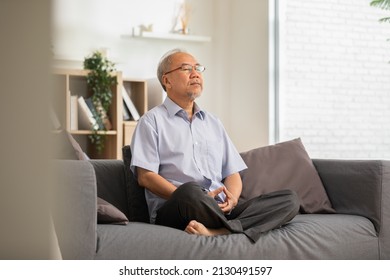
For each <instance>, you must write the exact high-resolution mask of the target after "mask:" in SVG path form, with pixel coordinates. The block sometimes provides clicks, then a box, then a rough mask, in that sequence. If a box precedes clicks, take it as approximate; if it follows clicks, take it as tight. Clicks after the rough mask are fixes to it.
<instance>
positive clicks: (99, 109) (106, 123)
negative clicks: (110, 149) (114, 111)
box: [93, 100, 112, 130]
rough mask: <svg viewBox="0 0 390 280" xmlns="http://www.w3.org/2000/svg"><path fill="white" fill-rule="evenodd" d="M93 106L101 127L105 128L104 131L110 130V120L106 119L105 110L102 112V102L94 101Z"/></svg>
mask: <svg viewBox="0 0 390 280" xmlns="http://www.w3.org/2000/svg"><path fill="white" fill-rule="evenodd" d="M93 104H94V105H95V109H96V112H97V113H98V115H99V117H100V119H101V120H102V122H103V126H104V127H105V129H106V130H111V129H112V124H111V121H110V118H109V117H108V114H107V112H106V110H104V108H103V105H102V102H101V101H100V100H98V101H96V102H94V103H93Z"/></svg>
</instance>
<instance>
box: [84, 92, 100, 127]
mask: <svg viewBox="0 0 390 280" xmlns="http://www.w3.org/2000/svg"><path fill="white" fill-rule="evenodd" d="M84 100H85V103H86V104H87V106H88V108H89V110H90V111H91V113H92V116H93V118H94V119H95V120H96V122H97V124H98V126H99V130H104V124H103V121H102V119H101V118H100V116H99V114H98V112H97V110H96V107H95V105H94V104H93V101H92V97H88V98H84Z"/></svg>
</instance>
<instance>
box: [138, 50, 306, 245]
mask: <svg viewBox="0 0 390 280" xmlns="http://www.w3.org/2000/svg"><path fill="white" fill-rule="evenodd" d="M204 70H205V67H204V66H203V65H201V64H199V63H198V61H197V60H196V59H195V57H193V56H192V55H191V54H189V53H187V52H186V51H183V50H179V49H175V50H171V51H169V52H168V53H166V54H165V55H164V56H163V57H162V58H161V60H160V63H159V65H158V69H157V76H158V79H159V81H160V83H161V85H162V87H163V89H164V90H165V91H166V93H167V98H166V99H165V101H164V103H163V104H161V105H159V106H157V107H155V108H153V109H152V110H150V111H149V112H147V113H146V114H145V115H144V116H143V117H142V118H141V119H140V120H139V122H138V124H137V127H136V130H135V133H134V135H133V139H132V143H131V150H132V155H133V157H132V161H131V169H132V171H133V172H134V174H135V175H136V177H137V180H138V182H139V185H140V186H143V187H144V188H145V196H146V200H147V203H148V208H149V214H150V221H151V223H155V224H159V225H164V226H169V227H174V228H177V229H181V230H185V231H186V232H187V233H189V234H198V235H206V236H213V235H221V234H230V233H244V234H245V235H246V236H247V237H248V238H249V239H250V240H251V241H253V242H256V241H257V240H258V239H259V237H260V236H261V233H262V232H265V231H268V230H271V229H273V228H277V227H280V226H282V225H283V224H285V223H287V222H288V221H290V220H291V219H292V218H293V217H294V216H295V215H296V214H297V213H298V210H299V201H298V198H297V196H296V195H295V193H293V192H292V191H290V190H284V191H278V192H274V193H270V194H267V195H262V196H260V197H256V198H253V199H251V200H248V201H246V202H242V203H238V199H239V197H240V194H241V190H242V187H243V186H242V182H241V177H240V174H239V172H240V171H241V170H243V169H245V168H247V167H246V165H245V163H244V162H243V160H242V158H241V156H240V155H239V153H238V152H237V150H236V148H235V147H234V145H233V144H232V142H231V140H230V139H229V137H228V135H227V134H226V131H225V129H224V127H223V125H222V123H221V122H220V120H219V119H218V118H216V117H215V116H214V115H212V114H210V113H208V112H206V111H204V110H202V109H201V108H199V106H198V105H197V104H196V103H195V99H196V98H198V97H199V96H200V95H201V93H202V90H203V76H202V73H203V71H204ZM244 187H245V186H244Z"/></svg>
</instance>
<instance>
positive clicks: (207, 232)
mask: <svg viewBox="0 0 390 280" xmlns="http://www.w3.org/2000/svg"><path fill="white" fill-rule="evenodd" d="M184 231H185V232H187V233H189V234H197V235H204V236H215V235H223V234H230V231H229V230H228V229H226V228H218V229H214V228H207V227H205V226H204V225H203V224H202V223H199V222H197V221H195V220H192V221H191V222H189V223H188V225H187V227H186V228H185V230H184Z"/></svg>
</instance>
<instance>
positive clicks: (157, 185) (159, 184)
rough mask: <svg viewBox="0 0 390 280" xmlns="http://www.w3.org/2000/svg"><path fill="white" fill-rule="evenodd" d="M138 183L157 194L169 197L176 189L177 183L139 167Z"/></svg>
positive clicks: (165, 197)
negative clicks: (174, 183)
mask: <svg viewBox="0 0 390 280" xmlns="http://www.w3.org/2000/svg"><path fill="white" fill-rule="evenodd" d="M137 174H138V184H139V185H140V186H142V187H144V188H147V189H148V190H149V191H151V192H152V193H154V194H155V195H157V196H159V197H161V198H164V199H168V198H169V197H170V196H171V194H172V193H173V192H174V191H175V190H176V187H175V185H173V184H172V183H170V182H168V181H167V180H166V179H164V178H163V177H161V176H160V175H158V174H157V173H154V172H152V171H150V170H147V169H143V168H140V167H137Z"/></svg>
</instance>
